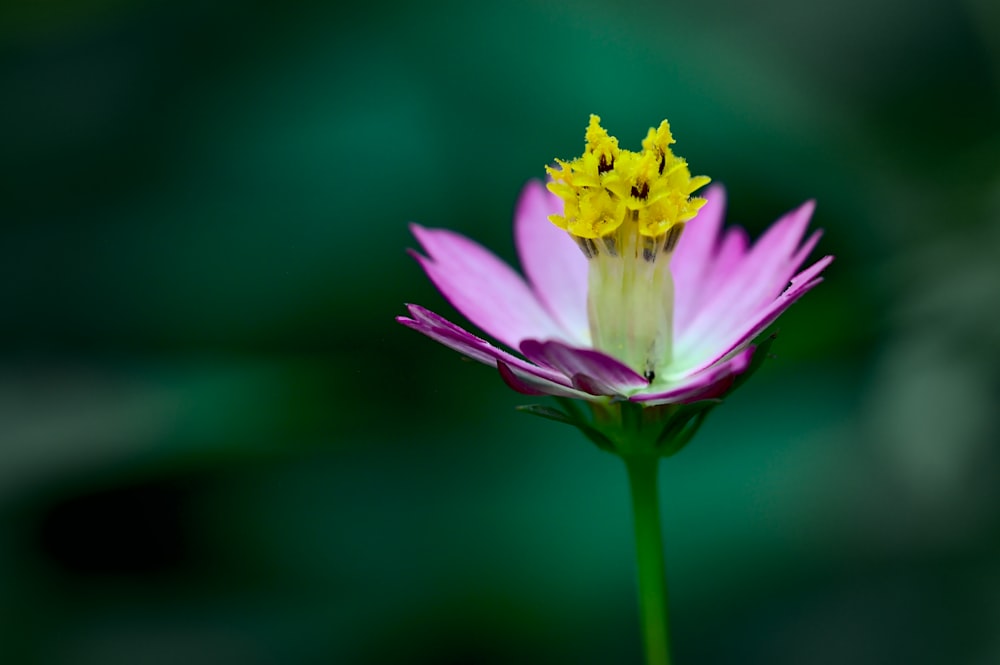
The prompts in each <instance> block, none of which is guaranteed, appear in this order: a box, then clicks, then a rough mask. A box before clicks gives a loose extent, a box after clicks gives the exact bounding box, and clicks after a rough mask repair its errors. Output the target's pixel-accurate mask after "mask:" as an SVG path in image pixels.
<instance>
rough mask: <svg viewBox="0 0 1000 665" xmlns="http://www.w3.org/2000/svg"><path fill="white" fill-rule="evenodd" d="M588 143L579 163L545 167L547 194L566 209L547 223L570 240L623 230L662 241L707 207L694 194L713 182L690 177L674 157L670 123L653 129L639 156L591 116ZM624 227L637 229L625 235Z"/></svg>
mask: <svg viewBox="0 0 1000 665" xmlns="http://www.w3.org/2000/svg"><path fill="white" fill-rule="evenodd" d="M586 140H587V145H586V148H585V149H584V151H583V154H582V155H581V156H580V157H578V158H576V159H574V160H572V161H570V162H565V161H562V160H556V163H557V164H558V168H556V167H551V166H549V167H546V171H548V173H549V175H551V176H552V182H550V183H549V185H548V187H549V190H550V191H552V192H553V193H554V194H556V195H558V196H559V198H561V199H562V200H563V204H564V210H563V214H562V215H552V216H550V217H549V219H550V220H551V221H552V223H553V224H555V225H556V226H558V227H559V228H561V229H565V230H566V231H568V232H569V233H571V234H572V235H574V236H576V237H578V238H601V237H605V236H610V235H612V234H617V233H618V232H619V231H620V230H621V231H624V232H629V231H631V232H632V233H634V232H636V231H637V232H638V233H639V234H640V235H643V236H650V237H653V238H658V237H660V236H662V235H663V234H665V233H666V232H667V231H668V230H669V229H670V228H671V227H672V226H674V225H676V224H680V223H683V222H686V221H687V220H689V219H691V218H692V217H694V216H695V215H696V214H697V213H698V209H699V208H701V206H703V205H704V204H705V200H704V199H701V198H697V197H695V198H692V197H691V194H692V192H694V191H695V190H696V189H698V188H699V187H702V186H703V185H706V184H708V182H709V178H707V177H705V176H695V177H692V176H691V172H690V171H689V170H688V166H687V162H685V161H684V160H683V159H681V158H680V157H677V156H675V155H674V153H673V152H671V150H670V145H671V144H672V143H673V142H674V138H673V136H672V135H671V134H670V125H669V123H667V121H666V120H664V121H663V122H662V123H660V126H659V128H657V129H652V128H650V130H649V133H648V134H647V135H646V138H645V140H643V142H642V151H641V152H632V151H631V150H622V149H620V148H619V147H618V139H616V138H615V137H613V136H610V135H609V134H608V133H607V131H605V129H604V128H603V127H601V119H600V117H598V116H596V115H591V116H590V124H589V125H588V127H587V133H586ZM626 223H628V224H629V225H634V227H635V228H634V229H622V226H623V225H625V224H626Z"/></svg>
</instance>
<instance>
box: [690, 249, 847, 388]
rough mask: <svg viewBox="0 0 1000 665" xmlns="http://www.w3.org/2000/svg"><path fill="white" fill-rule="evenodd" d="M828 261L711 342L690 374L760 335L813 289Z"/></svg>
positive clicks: (813, 267) (804, 273)
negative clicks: (708, 349)
mask: <svg viewBox="0 0 1000 665" xmlns="http://www.w3.org/2000/svg"><path fill="white" fill-rule="evenodd" d="M832 261H833V257H832V256H824V257H823V258H822V259H820V260H819V261H817V262H816V263H814V264H813V265H811V266H810V267H809V268H807V269H805V270H803V271H802V272H801V273H799V274H798V275H796V276H795V277H793V278H792V280H791V284H790V285H789V287H788V288H787V289H785V291H784V292H783V293H782V294H781V295H780V296H778V298H776V299H775V300H774V301H772V302H771V303H770V304H769V305H767V306H766V307H765V308H764V309H763V310H762V311H759V312H757V313H755V315H754V316H753V317H751V318H749V319H747V320H745V321H744V322H743V323H742V324H741V325H740V326H738V327H736V328H735V329H733V330H732V331H731V332H730V333H729V334H728V336H727V337H722V338H719V339H717V340H716V341H713V343H712V344H711V348H712V349H713V351H712V352H711V353H710V354H708V355H707V356H705V357H704V359H702V360H701V361H699V362H697V363H696V364H695V365H694V366H693V367H692V368H691V370H690V371H693V372H698V371H701V370H702V369H704V368H706V367H709V366H711V365H713V364H714V363H716V362H718V361H719V359H720V358H723V357H725V356H727V355H729V354H730V353H732V351H733V349H737V348H739V347H740V346H742V345H743V344H746V343H748V342H750V341H751V340H753V338H754V337H756V336H757V335H759V334H760V333H762V332H763V331H764V329H765V328H767V327H768V326H769V325H771V324H772V323H773V322H774V320H775V319H777V318H778V316H780V315H781V313H782V312H784V311H785V310H786V309H788V308H789V306H791V304H792V303H794V302H795V301H796V300H798V299H799V298H801V297H802V296H803V295H805V293H806V292H807V291H809V290H810V289H812V288H813V287H814V286H816V285H817V284H819V283H820V282H822V281H823V278H822V277H818V276H817V275H819V273H820V272H822V271H823V269H824V268H826V267H827V266H828V265H830V263H831V262H832Z"/></svg>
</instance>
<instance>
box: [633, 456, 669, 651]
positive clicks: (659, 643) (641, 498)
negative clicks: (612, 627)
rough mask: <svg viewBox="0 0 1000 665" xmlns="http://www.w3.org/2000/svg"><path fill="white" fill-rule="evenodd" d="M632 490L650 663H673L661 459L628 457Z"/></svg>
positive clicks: (642, 606)
mask: <svg viewBox="0 0 1000 665" xmlns="http://www.w3.org/2000/svg"><path fill="white" fill-rule="evenodd" d="M625 466H626V467H627V468H628V479H629V486H630V488H631V490H632V513H633V515H634V519H635V549H636V558H637V561H638V564H639V611H640V614H641V620H642V636H643V642H644V643H645V646H646V663H647V665H670V628H669V618H668V615H667V579H666V572H665V570H664V566H663V538H662V536H661V535H660V503H659V499H658V497H657V491H656V478H657V472H658V471H659V458H658V457H654V456H630V457H626V458H625Z"/></svg>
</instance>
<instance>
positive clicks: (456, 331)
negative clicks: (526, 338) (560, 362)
mask: <svg viewBox="0 0 1000 665" xmlns="http://www.w3.org/2000/svg"><path fill="white" fill-rule="evenodd" d="M407 309H408V310H409V312H410V316H411V317H412V318H408V317H405V316H398V317H396V320H397V321H399V322H400V323H402V324H403V325H404V326H406V327H408V328H412V329H413V330H416V331H417V332H421V333H423V334H425V335H427V336H428V337H430V338H431V339H433V340H434V341H436V342H439V343H441V344H444V345H445V346H447V347H448V348H450V349H452V350H455V351H458V352H459V353H461V354H462V355H464V356H466V357H468V358H472V359H473V360H476V361H479V362H481V363H483V364H484V365H491V366H496V364H497V362H498V361H499V362H503V363H506V364H507V365H510V366H511V367H513V368H514V369H516V370H518V371H520V372H523V373H526V374H530V375H533V376H535V377H537V378H538V379H540V380H542V381H547V382H551V383H555V384H559V385H562V386H564V387H567V388H568V387H569V386H570V382H569V378H568V377H566V376H564V375H563V374H562V373H560V372H558V371H556V370H554V369H552V368H549V367H539V366H537V365H532V364H531V363H529V362H526V361H524V360H522V359H521V358H518V357H517V356H514V355H511V354H510V353H507V352H506V351H504V350H503V349H498V348H497V347H495V346H493V345H492V344H490V343H489V342H487V341H486V340H484V339H481V338H479V337H476V336H475V335H473V334H472V333H470V332H468V331H467V330H464V329H463V328H461V327H459V326H456V325H455V324H454V323H452V322H451V321H448V320H447V319H445V318H444V317H441V316H439V315H437V314H435V313H434V312H432V311H430V310H428V309H425V308H423V307H420V306H419V305H407Z"/></svg>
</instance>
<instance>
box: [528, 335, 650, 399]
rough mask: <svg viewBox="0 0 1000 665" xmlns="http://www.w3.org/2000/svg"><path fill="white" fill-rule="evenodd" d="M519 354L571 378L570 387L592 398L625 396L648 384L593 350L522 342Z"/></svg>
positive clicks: (608, 357) (558, 344)
mask: <svg viewBox="0 0 1000 665" xmlns="http://www.w3.org/2000/svg"><path fill="white" fill-rule="evenodd" d="M521 353H523V354H524V356H525V357H526V358H528V359H529V360H531V361H532V362H536V363H538V364H539V365H542V366H545V367H552V368H554V369H556V370H558V371H559V372H561V373H562V374H565V375H566V376H569V377H572V379H573V381H572V382H573V386H574V387H575V388H577V389H579V390H583V391H586V392H589V393H591V394H595V395H627V394H629V393H632V392H634V391H636V390H639V389H641V388H645V387H646V386H648V385H649V381H647V380H646V379H645V377H643V376H642V375H640V374H637V373H636V372H635V371H634V370H633V369H632V368H630V367H628V366H627V365H624V364H623V363H622V362H621V361H619V360H617V359H616V358H613V357H611V356H609V355H607V354H605V353H601V352H600V351H595V350H594V349H578V348H574V347H572V346H568V345H566V344H563V343H562V342H558V341H555V340H549V341H546V342H543V341H540V340H536V339H526V340H524V341H523V342H521Z"/></svg>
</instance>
